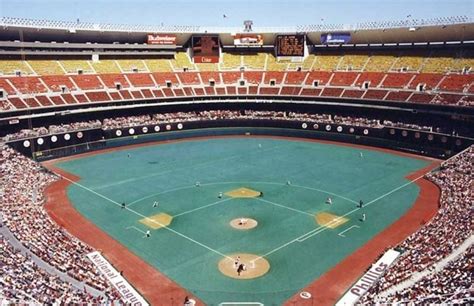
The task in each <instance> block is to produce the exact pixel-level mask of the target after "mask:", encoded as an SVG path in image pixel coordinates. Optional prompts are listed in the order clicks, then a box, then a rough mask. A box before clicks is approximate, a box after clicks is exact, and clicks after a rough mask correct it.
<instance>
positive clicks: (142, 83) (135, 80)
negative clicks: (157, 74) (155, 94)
mask: <svg viewBox="0 0 474 306" xmlns="http://www.w3.org/2000/svg"><path fill="white" fill-rule="evenodd" d="M126 76H127V79H128V80H129V81H130V83H131V85H133V86H135V87H152V86H155V83H153V80H152V79H151V77H150V74H148V73H129V74H126Z"/></svg>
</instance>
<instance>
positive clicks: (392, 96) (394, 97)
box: [385, 91, 412, 101]
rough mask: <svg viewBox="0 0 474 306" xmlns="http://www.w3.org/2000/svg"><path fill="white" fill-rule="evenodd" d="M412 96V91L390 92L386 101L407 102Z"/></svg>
mask: <svg viewBox="0 0 474 306" xmlns="http://www.w3.org/2000/svg"><path fill="white" fill-rule="evenodd" d="M411 94H412V92H411V91H390V92H389V93H388V95H387V97H386V98H385V100H390V101H406V100H407V99H408V98H409V97H410V95H411Z"/></svg>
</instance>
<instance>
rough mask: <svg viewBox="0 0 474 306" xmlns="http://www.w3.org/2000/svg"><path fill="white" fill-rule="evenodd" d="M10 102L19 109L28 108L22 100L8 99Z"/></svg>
mask: <svg viewBox="0 0 474 306" xmlns="http://www.w3.org/2000/svg"><path fill="white" fill-rule="evenodd" d="M8 101H9V102H10V103H11V104H12V105H13V106H15V107H16V108H18V109H21V108H27V106H26V104H25V103H24V102H23V100H22V99H20V98H16V97H10V98H8Z"/></svg>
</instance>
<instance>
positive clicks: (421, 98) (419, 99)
mask: <svg viewBox="0 0 474 306" xmlns="http://www.w3.org/2000/svg"><path fill="white" fill-rule="evenodd" d="M433 98H434V96H433V95H430V94H425V93H414V94H412V95H411V96H410V98H409V99H408V101H409V102H416V103H430V102H431V100H433Z"/></svg>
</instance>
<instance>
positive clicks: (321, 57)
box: [312, 54, 341, 71]
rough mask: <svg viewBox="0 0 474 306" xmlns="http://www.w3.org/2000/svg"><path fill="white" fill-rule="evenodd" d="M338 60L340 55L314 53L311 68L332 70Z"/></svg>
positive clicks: (335, 67)
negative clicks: (314, 57) (314, 58)
mask: <svg viewBox="0 0 474 306" xmlns="http://www.w3.org/2000/svg"><path fill="white" fill-rule="evenodd" d="M340 61H341V55H326V54H316V60H315V62H314V65H313V69H312V70H323V71H334V70H336V69H337V66H338V64H339V62H340Z"/></svg>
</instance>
